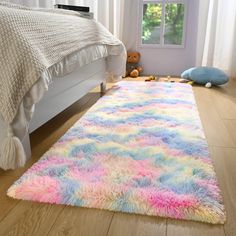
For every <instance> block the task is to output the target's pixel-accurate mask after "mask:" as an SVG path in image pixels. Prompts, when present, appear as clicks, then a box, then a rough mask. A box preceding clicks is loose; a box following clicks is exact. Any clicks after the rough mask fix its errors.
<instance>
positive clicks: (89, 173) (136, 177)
mask: <svg viewBox="0 0 236 236" xmlns="http://www.w3.org/2000/svg"><path fill="white" fill-rule="evenodd" d="M8 196H10V197H13V198H16V199H24V200H32V201H38V202H45V203H52V204H66V205H73V206H82V207H88V208H99V209H106V210H111V211H121V212H128V213H136V214H145V215H152V216H161V217H171V218H175V219H186V220H196V221H203V222H208V223H213V224H216V223H224V222H225V211H224V205H223V203H222V198H221V195H220V190H219V187H218V184H217V180H216V174H215V172H214V168H213V163H212V160H211V158H210V157H209V152H208V146H207V142H206V140H205V136H204V132H203V129H202V125H201V121H200V119H199V114H198V111H197V108H196V103H195V100H194V96H193V92H192V88H191V86H190V85H186V84H179V83H157V82H150V83H144V82H120V83H118V84H117V85H115V86H114V87H113V89H112V90H110V91H109V92H108V93H107V94H106V95H105V96H104V97H102V98H101V99H100V100H99V101H98V102H97V103H96V104H95V105H94V106H93V107H92V108H91V109H90V110H89V111H88V112H87V113H86V114H85V115H84V116H83V117H82V118H81V119H80V120H79V121H78V122H77V123H76V124H75V125H74V126H73V127H72V128H71V129H70V130H68V132H67V133H66V134H65V135H64V136H63V137H61V138H60V139H59V141H58V142H57V143H56V144H54V145H53V147H52V148H51V149H50V150H49V151H48V152H47V153H46V154H45V155H44V156H43V157H42V158H41V159H40V160H39V161H38V162H37V163H36V164H34V165H33V166H32V167H31V168H30V169H29V170H28V171H27V172H26V173H25V174H24V175H23V176H22V177H21V178H20V179H19V180H18V181H16V182H15V183H14V184H13V186H12V187H11V188H10V189H9V190H8Z"/></svg>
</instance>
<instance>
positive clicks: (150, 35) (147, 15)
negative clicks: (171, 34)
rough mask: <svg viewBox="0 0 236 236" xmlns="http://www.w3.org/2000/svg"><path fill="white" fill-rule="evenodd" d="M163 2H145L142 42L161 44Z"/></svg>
mask: <svg viewBox="0 0 236 236" xmlns="http://www.w3.org/2000/svg"><path fill="white" fill-rule="evenodd" d="M161 16H162V4H153V3H147V4H143V21H142V43H143V44H160V36H161Z"/></svg>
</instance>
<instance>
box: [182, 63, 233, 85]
mask: <svg viewBox="0 0 236 236" xmlns="http://www.w3.org/2000/svg"><path fill="white" fill-rule="evenodd" d="M181 77H182V78H184V79H189V80H192V81H194V82H196V83H198V84H204V85H206V84H208V83H210V84H212V85H222V84H225V83H227V82H228V81H229V77H228V76H227V75H226V74H225V72H223V71H222V70H220V69H217V68H214V67H194V68H190V69H188V70H186V71H184V72H183V73H182V74H181Z"/></svg>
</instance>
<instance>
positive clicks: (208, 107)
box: [193, 87, 235, 147]
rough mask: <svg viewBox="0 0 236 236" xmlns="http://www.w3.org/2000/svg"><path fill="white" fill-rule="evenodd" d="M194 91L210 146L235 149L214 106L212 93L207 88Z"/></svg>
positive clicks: (195, 88) (197, 88)
mask: <svg viewBox="0 0 236 236" xmlns="http://www.w3.org/2000/svg"><path fill="white" fill-rule="evenodd" d="M193 89H194V94H195V98H196V102H197V105H198V110H199V113H200V118H201V121H202V125H203V127H204V131H205V135H206V138H207V141H208V144H209V145H213V146H220V147H235V144H234V142H233V141H232V138H231V136H230V134H229V133H228V130H227V128H226V126H225V125H224V123H223V122H222V120H221V117H220V116H219V114H218V112H217V110H216V108H215V107H214V106H213V101H212V98H211V91H210V90H209V89H207V88H205V87H193Z"/></svg>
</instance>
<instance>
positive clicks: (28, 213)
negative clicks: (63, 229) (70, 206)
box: [0, 201, 64, 236]
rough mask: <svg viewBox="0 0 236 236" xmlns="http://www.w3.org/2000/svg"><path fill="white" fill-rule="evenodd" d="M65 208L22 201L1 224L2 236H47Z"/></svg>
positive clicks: (0, 231)
mask: <svg viewBox="0 0 236 236" xmlns="http://www.w3.org/2000/svg"><path fill="white" fill-rule="evenodd" d="M63 208H64V206H56V205H49V204H40V203H33V202H27V201H21V202H20V203H19V204H17V205H16V207H14V209H13V210H11V211H10V213H9V214H8V215H7V216H6V217H5V218H4V219H3V220H2V221H1V222H0V235H1V236H3V235H4V236H8V235H9V236H10V235H11V236H42V235H47V233H48V232H49V230H50V229H51V227H52V226H53V224H54V222H55V220H56V218H57V216H58V214H59V213H60V212H61V211H62V209H63Z"/></svg>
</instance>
